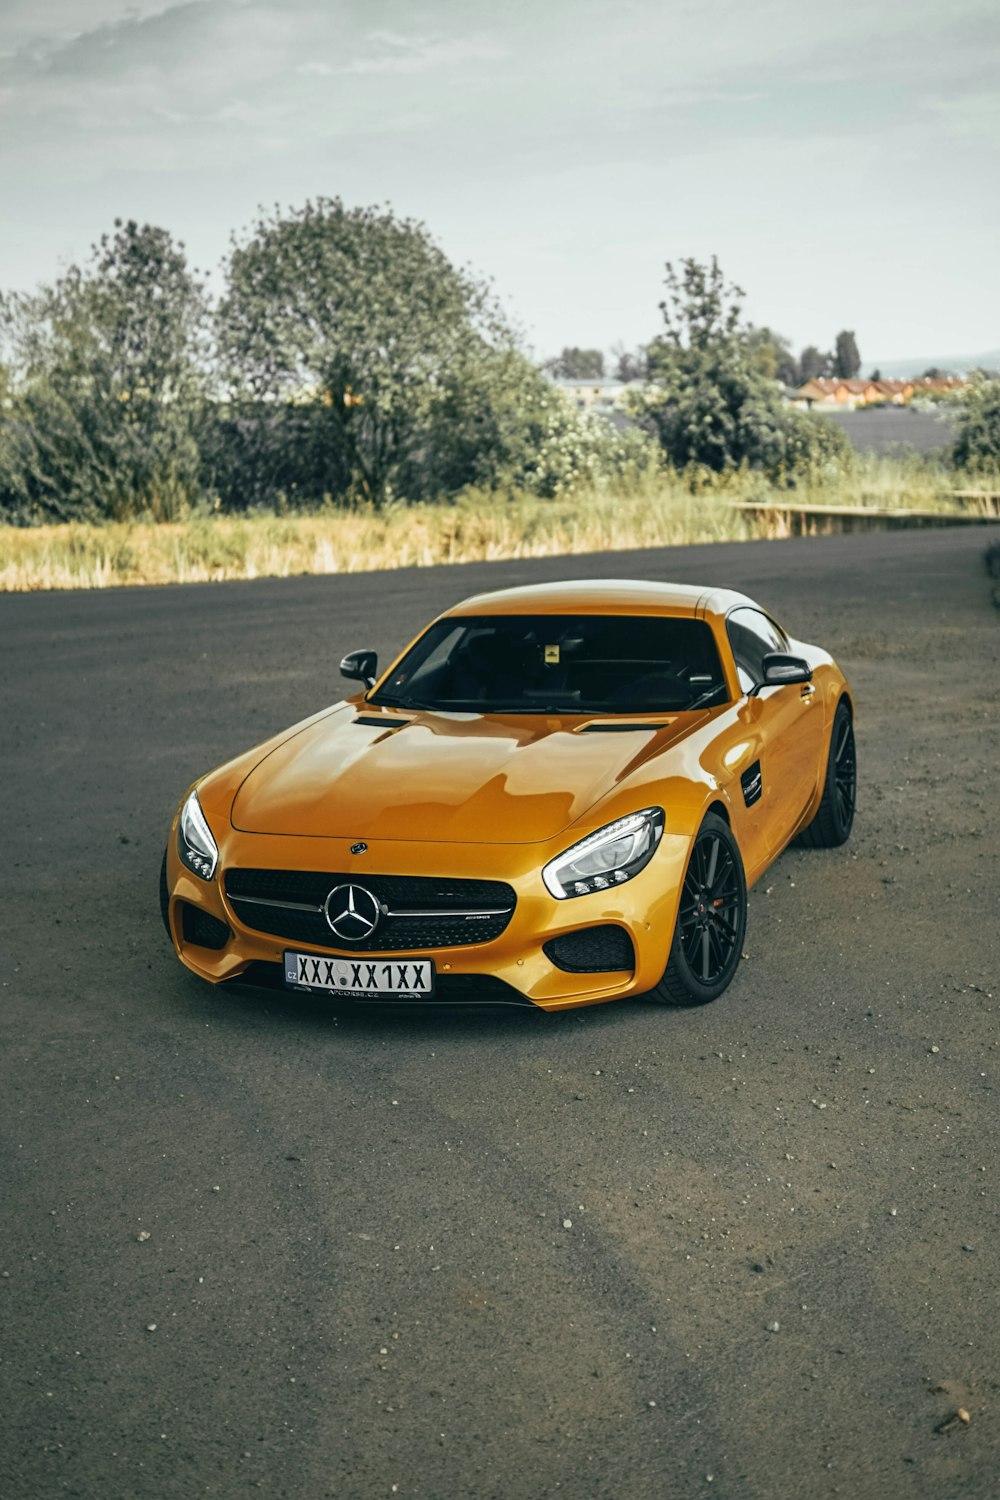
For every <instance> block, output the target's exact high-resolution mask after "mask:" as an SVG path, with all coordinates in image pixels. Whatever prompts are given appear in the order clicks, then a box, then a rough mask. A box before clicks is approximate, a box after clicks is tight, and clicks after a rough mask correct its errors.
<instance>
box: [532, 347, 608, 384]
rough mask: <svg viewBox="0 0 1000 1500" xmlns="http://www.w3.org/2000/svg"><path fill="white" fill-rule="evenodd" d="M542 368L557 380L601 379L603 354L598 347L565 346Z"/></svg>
mask: <svg viewBox="0 0 1000 1500" xmlns="http://www.w3.org/2000/svg"><path fill="white" fill-rule="evenodd" d="M543 368H544V369H546V370H548V372H549V374H550V375H554V376H556V378H557V379H559V380H603V379H604V355H603V354H602V352H601V350H600V349H577V348H566V349H563V351H562V353H561V354H557V355H556V356H555V358H554V359H549V360H546V362H545V364H544V366H543Z"/></svg>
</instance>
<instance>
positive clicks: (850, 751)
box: [798, 700, 858, 849]
mask: <svg viewBox="0 0 1000 1500" xmlns="http://www.w3.org/2000/svg"><path fill="white" fill-rule="evenodd" d="M857 791H858V755H857V749H856V747H855V744H854V722H853V720H852V719H851V710H850V708H849V707H848V706H847V704H846V703H845V702H843V700H841V702H840V703H839V704H838V705H837V712H836V713H835V714H834V716H833V729H832V730H831V732H830V749H829V753H828V755H827V760H826V776H825V778H824V781H823V797H822V800H821V802H820V804H819V807H818V808H817V809H816V816H815V817H814V818H813V820H812V822H811V823H810V824H809V826H808V827H807V828H803V830H802V832H801V833H800V834H799V839H798V842H799V843H800V844H804V845H805V846H806V848H809V849H835V848H836V847H837V845H838V844H846V843H847V840H848V839H849V838H850V836H851V828H852V827H853V825H854V808H855V804H856V802H857Z"/></svg>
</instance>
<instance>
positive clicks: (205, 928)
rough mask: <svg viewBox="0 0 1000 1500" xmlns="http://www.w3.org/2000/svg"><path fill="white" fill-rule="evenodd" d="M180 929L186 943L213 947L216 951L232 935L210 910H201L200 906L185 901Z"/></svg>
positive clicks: (197, 946)
mask: <svg viewBox="0 0 1000 1500" xmlns="http://www.w3.org/2000/svg"><path fill="white" fill-rule="evenodd" d="M181 930H182V931H183V933H184V941H185V942H186V943H193V944H194V946H195V947H196V948H213V949H215V950H216V951H218V949H219V948H224V947H225V946H226V944H227V943H228V942H229V939H230V937H231V936H232V934H231V932H230V930H229V928H228V927H227V926H226V924H225V922H220V921H219V919H218V917H213V916H212V914H211V912H207V911H202V909H201V907H200V906H192V905H191V904H190V903H189V902H187V901H185V902H184V903H183V916H182V927H181Z"/></svg>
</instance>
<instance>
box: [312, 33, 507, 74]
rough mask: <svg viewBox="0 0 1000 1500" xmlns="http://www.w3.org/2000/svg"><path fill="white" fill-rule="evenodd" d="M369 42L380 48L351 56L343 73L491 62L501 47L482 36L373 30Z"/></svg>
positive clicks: (499, 55)
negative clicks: (413, 34)
mask: <svg viewBox="0 0 1000 1500" xmlns="http://www.w3.org/2000/svg"><path fill="white" fill-rule="evenodd" d="M368 40H369V41H370V42H373V43H375V44H376V45H379V44H380V45H381V47H382V51H381V52H379V53H377V54H375V55H372V54H369V55H368V56H365V57H356V58H353V59H352V60H351V61H350V62H349V63H348V64H347V65H346V67H344V68H342V69H340V71H341V72H343V73H388V74H394V75H396V76H403V75H407V74H410V75H412V74H419V73H429V72H431V71H432V70H433V69H435V68H455V67H459V66H461V65H462V64H464V63H470V62H493V61H495V60H497V59H498V58H502V57H504V56H505V55H506V53H505V49H504V48H503V47H501V46H498V45H497V43H496V42H491V41H488V40H486V39H485V38H476V37H453V38H450V39H448V38H445V39H441V40H437V41H429V40H426V39H417V38H409V37H401V36H394V35H392V34H390V33H388V32H373V33H372V35H371V36H370V37H369V38H368Z"/></svg>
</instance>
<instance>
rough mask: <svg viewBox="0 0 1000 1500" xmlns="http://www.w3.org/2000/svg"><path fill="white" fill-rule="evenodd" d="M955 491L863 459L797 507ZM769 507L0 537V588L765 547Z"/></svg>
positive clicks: (456, 512)
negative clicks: (763, 510)
mask: <svg viewBox="0 0 1000 1500" xmlns="http://www.w3.org/2000/svg"><path fill="white" fill-rule="evenodd" d="M953 483H954V476H953V475H951V474H949V473H948V472H947V471H945V470H943V469H933V468H931V467H929V466H927V465H924V464H921V463H920V462H919V461H906V462H892V461H888V460H875V459H867V460H859V461H858V462H857V463H856V464H854V465H852V469H851V478H850V482H849V483H846V484H838V485H837V486H836V487H835V488H834V489H832V490H831V489H830V488H828V487H826V486H825V485H823V484H817V485H815V486H804V487H803V488H802V489H801V490H799V491H798V492H796V495H795V498H794V503H796V504H811V505H831V504H837V505H841V506H863V507H876V508H878V509H883V510H885V509H920V510H937V511H946V510H949V509H951V508H952V500H951V486H952V484H953ZM776 500H777V501H778V503H780V502H781V501H782V500H784V501H787V500H788V491H787V490H782V491H780V492H775V491H774V490H773V489H772V488H771V487H770V485H769V484H768V483H767V482H766V481H762V480H761V479H760V477H759V476H756V475H754V474H752V473H748V472H745V471H744V472H742V473H738V474H733V475H729V476H726V477H718V478H716V479H714V480H712V481H705V482H703V483H702V484H701V485H699V486H695V487H692V485H691V483H690V479H689V478H688V477H687V476H682V475H678V474H676V473H674V472H672V471H671V470H670V469H668V468H662V469H661V470H659V471H658V472H655V473H649V474H646V475H644V476H643V477H642V478H641V479H639V480H637V481H634V482H633V483H632V484H630V485H629V486H627V487H624V486H623V487H620V488H592V489H589V490H581V489H577V490H574V491H573V492H572V493H571V494H568V495H564V496H562V497H555V498H553V499H543V498H540V497H539V496H538V495H537V494H532V493H530V492H526V491H524V490H521V491H508V492H495V491H488V490H478V489H470V490H467V491H465V492H463V493H462V494H460V495H457V496H455V497H453V498H452V499H450V500H448V501H443V502H437V503H433V504H432V503H428V502H417V503H415V504H409V503H404V502H402V501H396V502H393V503H392V504H390V505H388V506H385V507H383V508H382V509H381V510H378V511H376V510H373V509H372V508H371V507H369V506H365V505H359V506H355V507H353V508H345V507H342V506H334V505H326V506H322V507H320V508H319V509H315V510H311V511H309V512H305V513H285V514H275V513H269V512H262V511H257V512H251V513H248V514H245V515H235V516H234V515H224V514H221V513H218V512H213V513H209V512H204V513H196V514H191V515H189V516H188V517H186V518H185V519H184V520H177V521H165V522H155V521H149V520H125V521H110V522H105V523H104V524H101V525H92V524H87V523H82V522H65V523H61V524H55V525H42V526H28V527H14V526H6V527H0V589H6V590H19V591H21V590H32V589H65V588H106V587H109V586H113V585H118V584H141V583H154V584H155V583H198V582H206V581H211V580H223V579H235V578H260V577H288V576H291V575H294V574H301V573H354V572H368V571H372V570H381V569H388V568H400V567H430V566H432V565H434V564H436V563H448V562H454V563H458V562H482V561H494V560H499V559H502V558H512V557H542V556H547V555H553V556H556V555H570V554H573V553H584V552H608V553H613V552H615V551H620V550H623V549H626V548H632V547H656V546H683V545H686V544H688V543H695V542H719V541H749V540H756V539H763V538H766V537H770V536H773V535H775V534H776V532H775V528H774V525H773V523H772V522H771V521H770V520H769V519H768V517H767V516H766V515H764V516H757V515H755V514H753V513H751V512H747V511H744V510H741V509H739V508H738V503H739V502H747V501H750V502H754V503H756V504H759V505H768V504H772V503H774V502H775V501H776ZM609 568H610V569H611V571H613V569H614V565H613V562H611V563H609Z"/></svg>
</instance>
